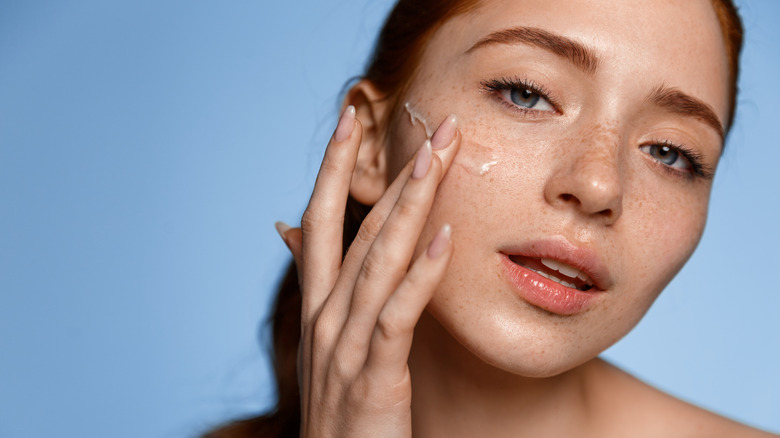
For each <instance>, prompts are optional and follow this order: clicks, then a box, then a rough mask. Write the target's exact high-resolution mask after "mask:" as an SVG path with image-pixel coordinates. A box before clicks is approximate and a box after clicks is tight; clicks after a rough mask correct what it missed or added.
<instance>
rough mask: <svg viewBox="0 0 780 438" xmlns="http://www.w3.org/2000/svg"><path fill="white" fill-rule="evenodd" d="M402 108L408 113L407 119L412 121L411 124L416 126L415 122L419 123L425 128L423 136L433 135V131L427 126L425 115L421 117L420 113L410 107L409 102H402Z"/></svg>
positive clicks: (429, 136)
mask: <svg viewBox="0 0 780 438" xmlns="http://www.w3.org/2000/svg"><path fill="white" fill-rule="evenodd" d="M404 109H406V112H407V113H409V120H410V121H411V122H412V126H416V125H417V123H419V124H421V125H422V126H423V129H425V137H427V138H428V139H430V138H431V137H433V131H432V130H431V128H429V127H428V121H427V120H425V117H423V116H422V114H420V113H419V112H418V111H417V110H415V109H414V108H412V104H411V103H409V102H406V103H405V104H404Z"/></svg>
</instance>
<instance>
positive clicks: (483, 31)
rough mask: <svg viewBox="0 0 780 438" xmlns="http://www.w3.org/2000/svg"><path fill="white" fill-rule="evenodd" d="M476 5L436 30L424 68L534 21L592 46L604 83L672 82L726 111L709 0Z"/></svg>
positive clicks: (720, 46)
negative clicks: (495, 35) (490, 36)
mask: <svg viewBox="0 0 780 438" xmlns="http://www.w3.org/2000/svg"><path fill="white" fill-rule="evenodd" d="M480 5H481V6H480V7H479V8H477V9H476V10H474V11H472V12H470V13H468V14H466V15H462V16H457V17H455V18H453V19H451V20H450V21H449V22H447V23H445V24H444V25H443V26H442V27H441V28H440V29H439V30H438V31H437V32H436V33H435V34H434V36H433V38H432V39H431V41H430V42H429V44H428V47H427V49H426V53H425V56H424V57H423V65H422V66H421V67H422V68H423V69H425V64H439V67H441V63H445V64H447V63H457V62H461V61H462V57H463V53H465V52H466V51H467V50H468V49H469V48H470V47H472V46H473V45H474V44H475V43H477V42H478V41H480V40H481V39H484V38H485V37H486V36H488V35H489V34H491V33H492V32H496V31H499V30H504V29H510V28H513V27H518V26H522V27H533V28H539V29H543V30H545V31H549V32H552V33H555V34H558V35H561V36H564V37H566V38H569V39H571V40H574V41H577V42H579V43H582V44H583V45H584V46H586V47H588V48H589V49H590V50H591V51H593V53H594V54H596V55H597V57H598V58H599V71H598V77H599V78H600V79H601V81H602V83H604V84H605V85H606V84H609V85H611V86H613V87H619V86H620V85H621V84H625V85H631V86H632V87H631V88H633V89H637V90H639V89H640V88H643V87H644V88H646V89H647V90H651V89H655V88H657V87H658V86H661V85H665V86H669V87H675V88H679V89H681V90H684V91H685V92H686V93H689V94H691V95H693V96H695V97H697V98H699V99H701V100H703V101H705V102H707V103H708V104H709V105H711V106H712V107H713V108H714V109H715V110H716V111H717V113H718V115H719V116H720V117H721V120H723V119H725V117H726V115H727V112H728V81H729V73H728V60H727V55H726V49H725V42H724V41H723V37H722V33H721V29H720V25H719V22H718V19H717V16H716V14H715V11H714V9H713V7H712V5H711V4H710V0H684V1H680V0H482V1H481V2H480ZM498 56H501V54H500V53H499V54H498ZM627 89H628V87H627Z"/></svg>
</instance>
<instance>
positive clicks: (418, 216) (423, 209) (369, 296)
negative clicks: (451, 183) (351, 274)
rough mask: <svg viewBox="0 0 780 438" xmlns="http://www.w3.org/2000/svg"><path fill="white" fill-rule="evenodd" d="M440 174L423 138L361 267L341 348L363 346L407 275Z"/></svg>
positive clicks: (436, 160) (429, 144)
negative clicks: (345, 340) (412, 163)
mask: <svg viewBox="0 0 780 438" xmlns="http://www.w3.org/2000/svg"><path fill="white" fill-rule="evenodd" d="M441 173H442V169H441V162H440V161H439V159H438V158H435V157H433V153H432V150H431V143H430V142H426V143H425V145H423V147H422V148H420V151H419V152H418V153H417V156H416V157H415V162H414V166H413V168H412V175H411V178H410V179H409V180H408V181H407V183H406V185H405V186H404V189H403V190H402V192H401V195H400V196H399V198H398V201H396V203H395V205H394V206H393V209H392V210H391V211H390V214H389V215H388V217H387V220H386V221H385V223H384V224H383V226H382V229H381V230H380V231H379V234H378V235H377V236H376V238H375V239H374V241H373V243H372V244H371V247H370V248H369V250H368V252H367V253H366V256H365V258H364V260H363V263H362V265H361V269H360V272H359V274H358V277H357V280H356V281H355V288H354V293H353V296H352V300H351V303H350V308H349V315H350V317H349V320H348V321H347V323H346V326H345V330H344V332H345V333H346V336H345V337H346V338H347V344H346V345H345V348H348V349H350V350H364V348H362V347H363V346H364V345H367V344H368V341H369V339H370V334H371V331H372V329H373V327H374V325H375V324H376V318H377V316H378V314H379V311H380V310H381V308H382V305H383V304H384V303H385V301H386V300H387V298H388V297H389V296H390V294H391V293H392V291H393V290H395V288H396V287H397V286H398V284H399V283H400V282H401V280H402V279H403V277H404V276H405V275H406V273H407V270H408V268H409V265H410V262H411V260H412V255H413V253H414V249H415V247H416V246H417V240H418V239H419V236H420V233H421V232H422V228H423V225H424V224H425V222H426V220H427V218H428V212H429V211H430V207H431V205H432V203H433V198H434V195H435V193H436V187H437V186H438V183H439V176H440V174H441ZM350 338H352V339H350Z"/></svg>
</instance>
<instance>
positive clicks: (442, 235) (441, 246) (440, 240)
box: [428, 224, 452, 259]
mask: <svg viewBox="0 0 780 438" xmlns="http://www.w3.org/2000/svg"><path fill="white" fill-rule="evenodd" d="M450 236H452V228H451V227H450V225H449V224H445V225H444V226H443V227H441V229H440V230H439V232H438V233H436V236H434V238H433V240H431V243H430V244H429V245H428V258H431V259H435V258H438V257H439V256H441V255H442V254H444V251H446V250H447V247H448V246H449V245H450Z"/></svg>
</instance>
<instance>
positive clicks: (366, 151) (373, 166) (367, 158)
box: [343, 79, 389, 205]
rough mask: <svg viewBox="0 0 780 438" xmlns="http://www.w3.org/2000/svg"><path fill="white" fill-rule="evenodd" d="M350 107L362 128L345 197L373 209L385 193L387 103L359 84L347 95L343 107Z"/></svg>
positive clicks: (369, 85)
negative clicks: (355, 162) (348, 195)
mask: <svg viewBox="0 0 780 438" xmlns="http://www.w3.org/2000/svg"><path fill="white" fill-rule="evenodd" d="M347 105H353V106H354V107H355V110H356V117H357V119H358V120H359V121H360V125H361V126H362V128H363V139H362V141H361V143H360V150H359V151H358V158H357V164H356V165H355V171H354V172H353V173H352V183H351V184H350V187H349V194H350V195H352V197H353V198H355V200H356V201H358V202H360V203H362V204H365V205H374V204H375V203H376V202H377V201H378V200H379V198H381V197H382V195H383V194H384V192H385V189H387V160H386V157H385V145H384V135H383V132H384V131H383V129H384V123H385V121H386V116H387V113H386V111H387V110H388V107H389V103H388V101H387V99H385V95H384V94H382V93H380V92H379V90H377V88H376V87H375V86H374V84H373V83H371V82H370V81H367V80H365V79H364V80H362V81H360V82H358V83H357V84H355V86H353V87H352V88H351V89H350V90H349V93H347V97H346V99H344V103H343V106H344V107H346V106H347Z"/></svg>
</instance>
